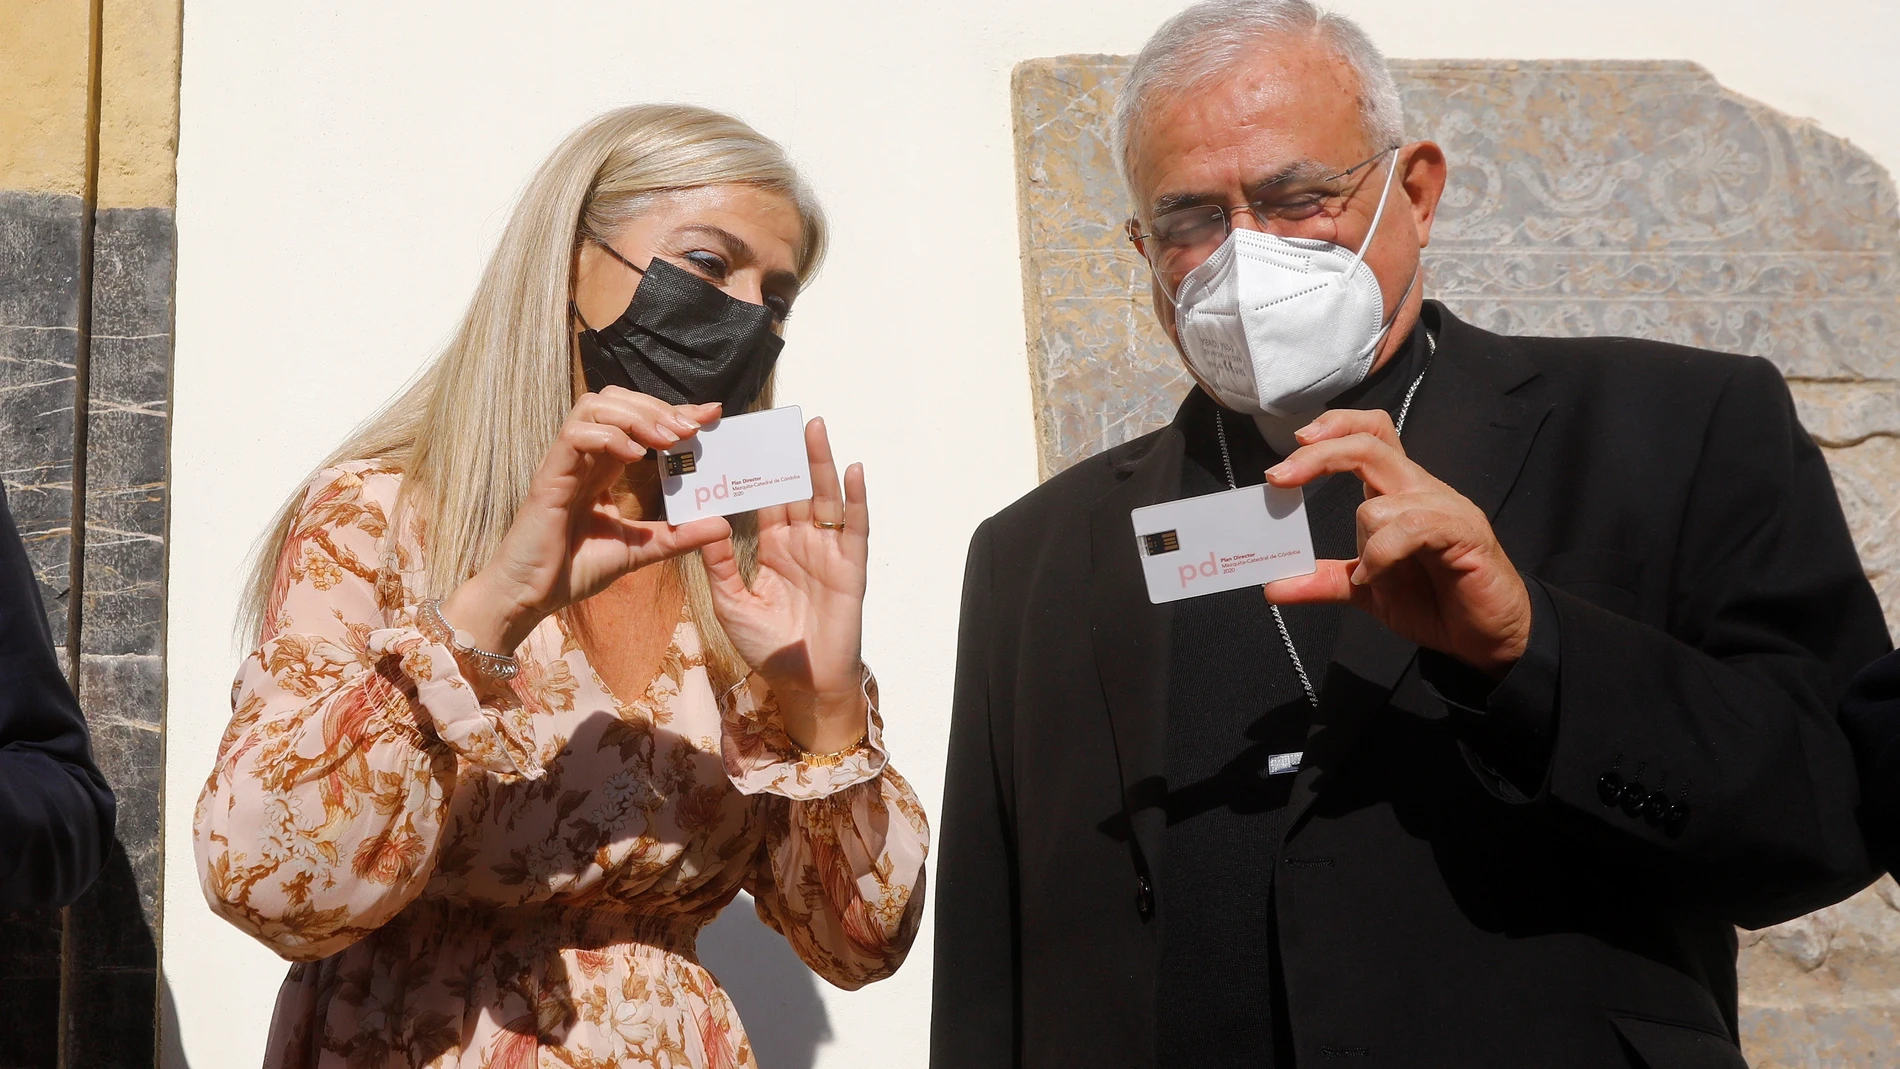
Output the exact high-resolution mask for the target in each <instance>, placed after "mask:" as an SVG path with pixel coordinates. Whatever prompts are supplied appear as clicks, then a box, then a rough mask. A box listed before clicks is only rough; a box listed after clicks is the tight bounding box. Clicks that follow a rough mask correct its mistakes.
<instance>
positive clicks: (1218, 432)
mask: <svg viewBox="0 0 1900 1069" xmlns="http://www.w3.org/2000/svg"><path fill="white" fill-rule="evenodd" d="M1437 355H1438V339H1436V338H1434V337H1432V332H1431V331H1429V330H1428V331H1426V332H1425V366H1424V367H1422V368H1420V369H1419V372H1418V377H1417V378H1415V379H1413V380H1412V385H1410V386H1408V387H1406V390H1405V400H1404V401H1402V402H1400V403H1399V414H1398V418H1396V419H1394V420H1393V421H1392V427H1393V429H1394V430H1396V431H1397V432H1398V434H1399V436H1400V437H1404V435H1405V417H1406V416H1409V415H1411V414H1412V398H1414V397H1416V396H1418V388H1419V385H1420V384H1421V383H1423V382H1424V381H1425V373H1426V372H1427V371H1430V370H1431V369H1432V358H1433V357H1435V356H1437ZM1214 434H1215V436H1216V437H1218V438H1219V439H1220V462H1221V466H1222V467H1224V468H1226V469H1227V488H1228V489H1229V490H1236V489H1239V487H1240V484H1239V483H1237V482H1235V481H1234V458H1233V457H1232V455H1230V454H1229V453H1228V452H1227V421H1226V420H1224V419H1222V418H1221V412H1220V409H1219V408H1216V409H1215V410H1214ZM1267 608H1269V609H1272V610H1273V624H1274V626H1275V627H1278V628H1279V629H1280V641H1281V642H1282V643H1284V644H1285V645H1286V655H1287V657H1288V658H1290V659H1291V660H1292V661H1293V674H1295V675H1297V676H1299V677H1300V689H1301V690H1303V691H1305V692H1306V701H1307V703H1308V704H1310V705H1311V706H1312V707H1313V712H1314V713H1318V712H1319V692H1318V691H1316V690H1314V689H1313V681H1312V679H1311V678H1309V677H1308V676H1307V674H1306V663H1305V662H1304V661H1301V660H1300V651H1299V648H1298V647H1296V646H1294V645H1293V632H1291V631H1288V630H1287V628H1286V617H1284V616H1281V615H1280V607H1279V606H1278V605H1274V604H1272V603H1270V602H1269V603H1268V605H1267Z"/></svg>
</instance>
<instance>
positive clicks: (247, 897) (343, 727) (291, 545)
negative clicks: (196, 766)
mask: <svg viewBox="0 0 1900 1069" xmlns="http://www.w3.org/2000/svg"><path fill="white" fill-rule="evenodd" d="M398 485H399V479H398V477H397V476H396V475H395V474H393V473H391V472H388V471H384V470H380V469H376V468H373V467H369V466H367V465H347V466H344V467H340V468H333V469H329V470H327V471H325V472H323V473H321V474H320V475H319V476H318V477H317V479H316V481H315V482H313V483H312V485H311V489H310V491H309V492H308V493H307V494H306V496H305V499H304V503H303V506H302V508H301V509H300V511H299V512H298V515H297V516H296V519H295V521H294V525H293V528H292V531H291V535H290V539H289V541H288V542H287V544H286V547H285V551H284V554H283V557H282V558H281V560H280V561H279V564H278V574H277V581H276V584H275V588H274V590H273V593H272V597H271V605H270V607H269V611H268V615H267V618H266V621H265V625H264V636H263V641H262V643H261V644H260V645H259V647H258V648H257V650H256V651H254V652H253V653H252V654H251V655H250V656H249V657H247V658H246V659H245V661H244V664H243V665H242V667H241V668H240V669H239V671H238V677H237V682H236V684H235V686H234V688H233V690H232V718H231V723H230V726H229V727H228V728H227V729H226V730H225V734H224V740H223V742H222V743H221V744H220V745H219V748H218V758H217V764H216V767H215V768H214V769H213V771H212V773H211V777H210V779H209V780H208V781H207V782H206V784H205V788H204V792H203V793H202V794H201V795H200V797H199V799H198V809H197V813H196V819H195V822H194V832H195V836H194V838H195V846H196V853H197V861H198V872H199V879H200V880H201V882H202V883H203V886H204V891H205V897H206V899H207V900H208V901H209V902H210V904H211V908H212V909H213V910H215V911H216V912H218V913H219V914H221V915H222V916H224V917H225V918H226V919H227V920H229V921H231V922H232V923H233V924H236V925H237V926H238V927H240V928H242V929H244V930H245V931H247V932H249V933H251V934H252V935H254V936H256V937H257V938H258V939H260V940H262V941H263V942H264V943H266V944H267V945H269V946H270V947H271V949H273V950H275V951H276V952H277V953H279V954H281V955H283V956H284V957H287V958H292V959H296V960H314V959H317V958H321V957H325V956H327V955H329V954H332V953H335V952H336V951H338V950H340V949H342V948H343V947H345V946H347V945H349V944H350V943H352V942H354V941H356V940H357V939H359V938H361V937H362V936H364V935H365V934H367V933H369V932H370V931H373V930H374V929H375V928H377V927H378V926H379V925H381V924H383V923H384V922H385V921H387V920H388V919H389V918H391V917H393V916H394V915H395V914H396V913H397V912H399V911H400V910H401V909H402V908H403V907H404V906H406V905H407V904H408V903H409V902H410V901H412V900H413V899H414V898H415V897H416V896H417V895H418V894H420V893H421V891H422V888H423V886H424V885H425V884H426V883H427V881H428V878H429V875H430V873H431V872H432V871H433V869H434V867H435V859H436V854H437V851H438V848H439V847H440V845H441V840H442V835H443V822H444V817H445V815H446V813H447V810H448V802H449V799H450V797H451V795H452V794H453V791H454V787H455V783H456V781H457V778H458V776H466V775H482V774H492V775H495V776H500V777H506V778H516V777H525V778H538V777H539V776H540V775H541V774H542V770H541V765H540V763H539V761H538V760H537V759H536V755H535V752H534V746H533V735H532V732H531V730H530V728H529V724H528V719H527V712H526V710H525V709H524V708H523V706H522V704H521V702H520V701H519V700H518V698H516V697H515V696H509V697H508V698H507V699H505V700H499V701H497V700H493V699H491V703H490V704H484V702H483V701H482V700H481V699H480V698H479V697H478V696H477V693H476V690H475V688H474V687H473V686H472V685H471V684H470V682H469V681H468V680H467V679H465V678H463V675H462V672H461V668H460V666H459V665H458V664H457V662H456V660H455V656H454V654H453V653H451V652H450V651H449V649H448V648H447V647H445V646H443V645H441V644H440V643H437V642H434V641H431V640H430V639H429V638H427V637H426V636H424V635H423V633H422V632H421V631H419V630H418V629H417V628H416V626H415V609H414V606H413V605H412V604H410V602H409V599H408V598H407V596H406V593H405V587H404V584H403V582H402V578H401V571H400V570H399V568H398V567H397V562H398V560H399V559H401V558H402V557H404V556H405V555H408V554H410V553H411V552H412V551H413V550H412V547H411V548H405V547H404V546H403V545H401V544H400V542H399V540H397V539H394V538H393V537H392V536H391V533H390V531H389V529H388V528H389V510H390V508H391V507H392V506H393V503H394V500H395V494H396V489H397V487H398Z"/></svg>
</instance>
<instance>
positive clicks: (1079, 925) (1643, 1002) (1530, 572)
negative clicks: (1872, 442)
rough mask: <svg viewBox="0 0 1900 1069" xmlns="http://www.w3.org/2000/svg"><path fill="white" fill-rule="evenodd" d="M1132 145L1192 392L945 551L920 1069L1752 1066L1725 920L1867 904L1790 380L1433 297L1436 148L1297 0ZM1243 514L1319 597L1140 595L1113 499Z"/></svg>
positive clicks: (1754, 923)
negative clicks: (1517, 325) (951, 627)
mask: <svg viewBox="0 0 1900 1069" xmlns="http://www.w3.org/2000/svg"><path fill="white" fill-rule="evenodd" d="M1116 121H1117V126H1118V133H1119V134H1120V137H1119V138H1118V141H1119V142H1120V149H1121V153H1122V163H1123V169H1124V174H1125V176H1126V177H1127V179H1128V184H1129V188H1130V190H1131V192H1132V195H1133V198H1134V203H1135V205H1136V215H1135V218H1134V220H1133V221H1132V222H1131V225H1130V230H1131V232H1130V236H1131V238H1132V239H1134V240H1135V242H1136V243H1137V246H1138V247H1139V248H1140V249H1141V251H1142V253H1143V254H1144V256H1145V257H1146V258H1147V260H1148V262H1149V266H1150V267H1151V268H1152V273H1153V278H1154V290H1155V306H1156V308H1158V309H1160V310H1161V319H1162V322H1163V325H1164V326H1165V327H1166V328H1167V330H1168V331H1169V333H1170V335H1171V336H1172V337H1173V338H1174V340H1175V342H1176V344H1177V347H1178V348H1179V349H1180V350H1181V353H1182V357H1183V360H1184V363H1185V364H1186V366H1187V367H1188V369H1189V370H1190V372H1192V374H1193V376H1194V378H1195V380H1196V383H1197V388H1196V389H1194V390H1193V391H1192V392H1190V393H1189V395H1188V397H1187V399H1186V400H1185V401H1184V403H1183V404H1182V406H1181V408H1180V411H1179V414H1178V415H1177V416H1176V418H1175V420H1174V422H1173V423H1171V424H1170V425H1169V426H1167V427H1166V428H1164V429H1162V430H1160V431H1157V432H1155V433H1153V434H1149V435H1146V436H1144V437H1142V438H1138V439H1136V440H1134V441H1132V442H1129V443H1126V444H1124V445H1121V446H1118V447H1116V448H1113V449H1110V450H1108V451H1107V452H1105V453H1102V454H1100V455H1098V456H1095V457H1092V458H1090V459H1088V460H1085V461H1083V462H1081V463H1079V464H1077V465H1075V466H1074V467H1073V468H1071V469H1069V470H1067V471H1065V472H1063V473H1062V474H1060V475H1058V476H1056V477H1054V478H1053V479H1051V480H1049V481H1048V482H1047V483H1046V484H1044V485H1043V486H1042V487H1040V488H1039V489H1037V490H1035V491H1034V492H1032V493H1030V494H1029V495H1027V496H1026V497H1024V498H1023V499H1022V500H1020V501H1018V502H1016V503H1015V504H1014V505H1012V506H1010V507H1009V508H1007V509H1005V510H1003V511H1002V512H1001V513H999V514H997V515H996V516H993V517H991V518H990V519H989V520H987V521H985V522H984V523H983V524H982V525H981V527H979V529H978V531H977V533H976V535H975V538H974V539H973V541H972V545H971V548H970V555H969V563H968V566H967V567H968V570H967V572H966V575H965V580H964V583H965V586H964V603H963V618H962V625H961V632H960V637H959V651H958V665H957V684H956V703H955V710H954V715H953V724H952V728H951V740H950V755H949V768H948V774H947V780H946V796H945V801H944V813H943V833H942V842H941V853H940V857H941V861H940V869H939V885H940V888H941V891H940V894H939V897H938V907H937V914H936V940H937V945H936V961H935V974H936V978H935V984H936V993H935V1006H934V1012H933V1018H932V1037H931V1044H932V1064H933V1066H934V1067H935V1069H995V1067H999V1066H1023V1067H1036V1069H1041V1067H1057V1066H1078V1065H1087V1066H1117V1067H1123V1066H1137V1067H1143V1069H1145V1067H1149V1066H1166V1067H1174V1066H1181V1067H1187V1066H1194V1067H1202V1066H1239V1065H1246V1066H1250V1067H1258V1066H1274V1067H1280V1069H1285V1067H1288V1066H1292V1065H1295V1064H1298V1065H1301V1066H1306V1065H1329V1064H1335V1062H1337V1063H1340V1064H1354V1065H1384V1066H1395V1067H1403V1069H1433V1067H1446V1069H1454V1067H1455V1069H1481V1067H1498V1069H1521V1067H1527V1066H1535V1067H1538V1069H1568V1067H1576V1069H1601V1067H1604V1066H1618V1065H1632V1066H1645V1065H1647V1066H1652V1067H1656V1069H1664V1067H1667V1069H1702V1067H1741V1066H1743V1064H1744V1063H1743V1060H1742V1055H1741V1052H1740V1050H1739V1046H1738V1038H1737V1036H1738V1028H1737V1019H1736V1018H1737V1008H1736V974H1735V950H1736V941H1735V935H1734V927H1733V926H1734V925H1737V924H1740V925H1744V926H1748V927H1760V926H1763V925H1768V924H1773V923H1776V922H1779V921H1783V920H1786V919H1788V918H1791V917H1795V916H1798V915H1800V914H1802V913H1805V912H1807V911H1810V910H1812V909H1815V908H1818V907H1820V906H1822V905H1826V904H1828V903H1830V902H1833V901H1836V900H1838V899H1840V898H1842V897H1844V896H1845V895H1847V894H1849V893H1851V892H1852V891H1854V890H1855V889H1857V888H1858V887H1860V886H1863V885H1864V884H1865V883H1866V882H1867V881H1868V880H1869V879H1870V878H1871V870H1870V867H1869V862H1868V858H1867V854H1866V850H1865V848H1864V846H1863V844H1862V842H1861V839H1860V836H1859V834H1858V833H1857V831H1856V827H1855V807H1856V803H1857V794H1856V789H1855V780H1854V774H1853V769H1854V766H1853V758H1852V754H1851V752H1850V750H1849V748H1848V745H1847V742H1846V739H1845V738H1844V737H1843V735H1842V733H1841V730H1840V727H1839V725H1838V724H1837V723H1836V720H1835V714H1834V710H1835V705H1836V702H1837V701H1838V700H1839V696H1840V693H1841V690H1842V686H1843V684H1844V682H1845V680H1846V678H1847V676H1848V674H1849V673H1850V672H1851V671H1852V670H1853V669H1854V668H1855V667H1857V666H1859V665H1861V664H1864V663H1866V661H1867V660H1868V659H1870V658H1872V657H1874V656H1877V655H1879V654H1880V653H1881V652H1882V651H1884V650H1885V649H1887V648H1888V637H1887V631H1886V627H1885V624H1884V622H1883V620H1882V617H1881V613H1880V608H1879V605H1878V604H1877V602H1876V599H1875V597H1874V593H1873V591H1872V589H1871V588H1870V587H1869V585H1868V583H1867V581H1866V578H1865V577H1864V575H1863V572H1862V568H1861V565H1860V562H1859V560H1858V559H1857V557H1856V555H1855V550H1854V546H1853V544H1852V542H1851V540H1850V539H1849V536H1848V531H1847V527H1846V523H1845V521H1844V519H1843V517H1842V514H1841V509H1840V505H1839V502H1838V501H1837V500H1836V498H1835V494H1834V488H1833V484H1832V482H1831V481H1830V479H1829V476H1828V471H1827V467H1826V465H1825V463H1824V461H1823V458H1822V455H1821V453H1820V451H1819V450H1818V449H1817V448H1816V447H1815V445H1814V443H1813V441H1811V440H1810V439H1809V437H1808V435H1807V434H1806V433H1805V432H1804V431H1803V430H1802V428H1801V426H1800V424H1799V422H1798V421H1797V419H1796V416H1795V412H1794V407H1793V404H1792V401H1791V399H1790V396H1789V393H1788V390H1787V388H1786V387H1785V385H1784V384H1783V383H1782V380H1781V377H1780V375H1779V374H1778V373H1777V372H1776V370H1775V368H1774V367H1773V366H1771V365H1770V364H1768V363H1767V362H1765V361H1763V360H1759V359H1753V358H1743V357H1736V356H1727V355H1721V354H1717V353H1708V352H1699V351H1695V350H1691V349H1686V348H1681V347H1678V346H1671V345H1663V344H1656V343H1651V342H1641V341H1632V340H1623V339H1602V340H1586V339H1578V340H1556V339H1543V338H1521V337H1502V336H1499V335H1496V334H1491V333H1487V332H1486V331H1483V330H1480V329H1478V328H1476V327H1473V326H1471V325H1469V324H1467V323H1464V322H1461V321H1460V320H1459V319H1458V318H1457V317H1455V316H1453V315H1452V314H1451V313H1450V312H1449V311H1447V310H1446V309H1445V308H1444V306H1442V305H1440V304H1437V303H1435V302H1430V301H1426V300H1425V299H1424V293H1423V290H1424V282H1423V281H1422V279H1421V276H1420V270H1419V267H1420V249H1421V248H1422V247H1423V246H1424V245H1425V244H1426V242H1427V239H1428V238H1429V236H1430V232H1431V226H1432V222H1433V218H1434V213H1435V211H1436V208H1437V205H1438V201H1439V197H1440V195H1441V193H1442V192H1443V189H1444V185H1445V175H1446V162H1445V158H1444V155H1443V153H1442V152H1441V151H1440V150H1439V148H1438V147H1437V146H1436V145H1433V144H1431V143H1430V142H1412V143H1406V142H1405V139H1404V136H1403V130H1402V115H1401V112H1400V108H1399V100H1398V93H1397V89H1396V88H1395V86H1394V84H1393V82H1392V78H1391V76H1390V74H1389V72H1387V70H1386V68H1385V64H1384V61H1383V59H1382V58H1381V57H1380V55H1379V53H1378V50H1377V49H1376V48H1375V47H1374V46H1373V45H1372V44H1371V42H1370V41H1369V40H1367V39H1366V38H1365V36H1364V34H1363V33H1362V32H1361V31H1359V30H1358V29H1357V27H1355V26H1353V25H1352V24H1351V23H1349V22H1347V21H1345V20H1343V19H1339V18H1337V17H1332V16H1322V15H1321V14H1319V13H1318V12H1317V11H1316V10H1315V9H1314V8H1313V7H1312V5H1310V4H1308V3H1306V2H1304V0H1251V2H1239V0H1227V2H1215V3H1205V4H1201V5H1199V6H1197V7H1195V8H1191V9H1189V10H1188V11H1187V12H1185V13H1184V14H1182V15H1181V16H1179V17H1177V18H1176V19H1175V20H1173V21H1171V22H1170V23H1169V24H1167V25H1166V26H1164V27H1163V28H1162V29H1161V30H1160V31H1159V32H1158V33H1157V34H1156V36H1155V38H1154V39H1153V40H1151V41H1150V42H1149V44H1148V46H1147V47H1146V48H1145V49H1144V50H1143V52H1142V54H1141V57H1140V58H1139V59H1138V60H1137V62H1136V64H1135V66H1134V68H1133V70H1132V71H1131V73H1130V75H1129V78H1128V82H1127V83H1126V85H1125V86H1124V89H1123V97H1122V100H1121V102H1120V105H1119V107H1118V109H1117V118H1116ZM1263 480H1265V481H1269V482H1272V483H1273V484H1275V485H1278V486H1281V487H1296V486H1297V487H1303V488H1304V492H1305V494H1306V504H1307V516H1308V519H1309V521H1310V523H1311V527H1312V533H1313V538H1314V543H1315V548H1316V550H1317V554H1318V556H1319V557H1321V558H1324V559H1322V560H1321V562H1320V566H1319V570H1318V571H1317V572H1315V573H1314V574H1312V575H1310V576H1306V577H1301V578H1294V579H1286V580H1282V581H1280V582H1277V583H1273V584H1270V585H1268V587H1267V589H1266V595H1267V596H1266V598H1265V599H1263V598H1262V597H1261V594H1260V592H1259V591H1257V590H1253V589H1242V590H1236V591H1230V592H1228V593H1225V594H1215V595H1211V596H1206V597H1200V598H1195V599H1191V600H1187V601H1180V602H1174V603H1171V604H1166V605H1153V604H1150V602H1149V599H1148V597H1147V592H1146V589H1145V586H1144V580H1143V571H1142V565H1141V559H1140V558H1141V554H1142V553H1144V552H1145V553H1157V552H1166V551H1167V549H1166V545H1165V543H1161V544H1158V545H1157V546H1155V547H1139V548H1138V543H1137V540H1136V539H1135V537H1134V535H1135V531H1134V528H1133V526H1132V525H1131V521H1130V511H1131V510H1132V509H1134V508H1137V507H1140V506H1145V505H1150V504H1154V503H1157V502H1163V501H1169V500H1173V499H1178V498H1184V497H1190V496H1195V495H1200V494H1207V493H1212V492H1215V491H1219V490H1222V489H1225V488H1227V487H1229V486H1236V485H1258V484H1260V483H1261V482H1262V481H1263Z"/></svg>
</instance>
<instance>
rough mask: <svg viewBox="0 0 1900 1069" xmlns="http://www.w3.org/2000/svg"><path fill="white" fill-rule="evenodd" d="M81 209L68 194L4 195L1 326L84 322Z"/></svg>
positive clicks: (0, 203)
mask: <svg viewBox="0 0 1900 1069" xmlns="http://www.w3.org/2000/svg"><path fill="white" fill-rule="evenodd" d="M81 207H82V202H81V201H80V199H79V198H78V197H73V196H67V195H64V194H59V193H21V192H17V191H13V190H0V279H4V280H5V285H0V323H8V324H13V325H16V326H33V327H70V326H72V325H74V324H75V323H78V322H79V231H80V225H79V224H80V219H81V215H80V209H81Z"/></svg>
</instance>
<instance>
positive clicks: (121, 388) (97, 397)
mask: <svg viewBox="0 0 1900 1069" xmlns="http://www.w3.org/2000/svg"><path fill="white" fill-rule="evenodd" d="M95 241H96V253H95V256H96V266H95V269H94V284H93V333H92V353H91V360H90V365H89V378H88V387H89V394H90V401H89V407H88V413H87V418H88V433H87V444H86V572H85V580H84V587H85V589H84V597H85V616H84V619H83V624H84V631H85V634H84V636H83V639H82V645H83V646H84V648H85V651H86V653H87V654H88V655H114V654H157V653H159V652H160V644H161V642H162V639H163V635H162V632H163V621H164V608H165V606H164V590H163V587H164V573H165V543H164V536H165V510H166V494H165V480H166V471H167V458H166V441H167V409H168V401H169V397H170V391H171V362H172V336H171V324H172V275H173V266H174V260H175V255H174V249H175V245H176V242H175V235H174V232H173V228H172V212H171V210H170V209H168V208H138V209H112V210H107V211H102V212H100V213H99V220H98V226H97V231H96V238H95ZM149 722H150V723H153V724H156V723H157V722H158V708H157V706H153V707H152V709H151V716H150V720H149Z"/></svg>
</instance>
